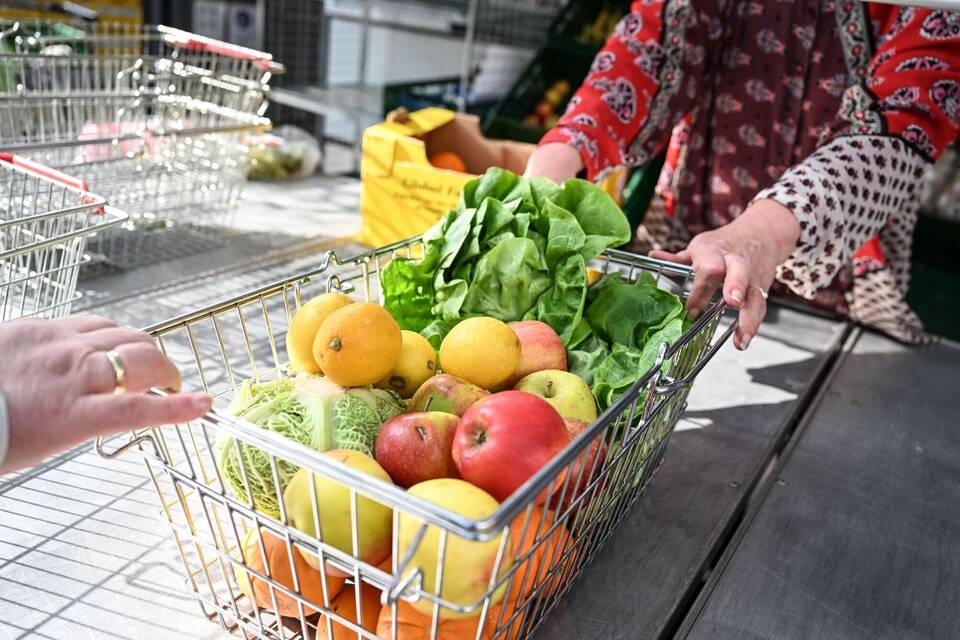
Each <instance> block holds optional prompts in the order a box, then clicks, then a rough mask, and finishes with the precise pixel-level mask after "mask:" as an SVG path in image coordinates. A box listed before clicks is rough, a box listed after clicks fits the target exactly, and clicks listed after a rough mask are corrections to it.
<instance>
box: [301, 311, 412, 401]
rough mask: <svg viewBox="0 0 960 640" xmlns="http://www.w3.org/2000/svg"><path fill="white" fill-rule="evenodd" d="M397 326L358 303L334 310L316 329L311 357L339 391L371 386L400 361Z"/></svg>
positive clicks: (381, 312)
mask: <svg viewBox="0 0 960 640" xmlns="http://www.w3.org/2000/svg"><path fill="white" fill-rule="evenodd" d="M402 344H403V339H402V337H401V335H400V325H398V324H397V321H396V320H394V319H393V316H391V315H390V314H389V313H387V311H385V310H384V309H383V308H382V307H381V306H380V305H378V304H374V303H373V302H358V303H356V304H350V305H347V306H345V307H341V308H340V309H337V310H336V311H334V312H333V313H331V314H330V315H328V316H327V318H326V320H324V321H323V323H322V324H321V325H320V329H319V330H318V331H317V337H316V338H314V341H313V357H314V359H315V360H316V361H317V364H318V365H320V370H321V371H323V374H324V375H325V376H327V377H328V378H330V379H331V380H332V381H334V382H336V383H337V384H338V385H340V386H341V387H361V386H363V385H366V384H373V383H374V382H377V381H378V380H380V379H381V378H383V377H384V376H385V375H387V374H388V373H390V371H391V370H392V369H393V367H394V366H395V365H396V364H397V360H398V359H399V358H400V347H401V345H402Z"/></svg>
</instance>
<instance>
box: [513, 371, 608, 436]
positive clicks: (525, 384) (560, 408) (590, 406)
mask: <svg viewBox="0 0 960 640" xmlns="http://www.w3.org/2000/svg"><path fill="white" fill-rule="evenodd" d="M514 389H516V390H517V391H526V392H527V393H532V394H534V395H537V396H540V397H541V398H543V399H544V400H546V401H547V402H549V403H550V404H551V405H553V408H554V409H556V410H557V413H559V414H560V415H561V416H562V417H564V418H574V419H577V420H583V421H584V422H586V423H591V422H593V421H594V420H596V419H597V402H596V400H594V399H593V392H591V391H590V387H588V386H587V383H586V382H584V381H583V380H581V379H580V376H578V375H577V374H575V373H571V372H569V371H560V370H559V369H546V370H544V371H537V372H535V373H531V374H530V375H528V376H527V377H525V378H523V379H522V380H520V382H518V383H517V385H516V386H515V387H514Z"/></svg>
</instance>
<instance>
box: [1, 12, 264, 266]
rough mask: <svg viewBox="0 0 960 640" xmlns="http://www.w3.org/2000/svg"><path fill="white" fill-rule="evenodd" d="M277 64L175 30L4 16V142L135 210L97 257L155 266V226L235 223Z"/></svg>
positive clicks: (100, 243)
mask: <svg viewBox="0 0 960 640" xmlns="http://www.w3.org/2000/svg"><path fill="white" fill-rule="evenodd" d="M280 70H282V67H281V66H280V65H278V64H276V63H274V62H273V60H272V58H271V56H270V55H269V54H265V53H261V52H258V51H254V50H252V49H246V48H243V47H237V46H235V45H229V44H226V43H222V42H218V41H216V40H212V39H209V38H203V37H200V36H196V35H194V34H190V33H187V32H184V31H180V30H177V29H171V28H168V27H162V26H161V27H139V26H130V25H110V24H100V25H93V26H89V27H88V26H84V27H83V28H82V29H81V28H76V27H73V26H71V25H64V24H58V23H47V22H39V23H25V22H8V23H6V24H4V23H2V22H0V148H3V149H7V150H16V151H17V152H18V153H22V154H28V155H29V156H30V157H31V158H34V159H36V160H38V161H41V162H43V163H45V164H48V165H50V166H54V167H57V168H61V169H65V170H68V171H69V172H70V173H72V174H73V175H77V176H78V177H80V178H82V179H83V180H86V181H87V182H88V183H89V184H91V185H92V186H93V188H94V189H95V190H97V192H98V193H103V194H104V195H105V196H106V197H107V198H108V199H110V201H111V202H114V203H116V204H117V205H118V206H122V207H124V208H125V209H126V210H127V211H129V212H130V214H131V222H130V223H129V224H128V225H126V228H125V229H123V230H117V231H114V232H111V233H108V234H103V235H101V236H99V237H98V239H97V240H96V241H95V242H94V243H93V244H92V245H91V247H90V248H91V250H92V251H93V252H94V255H95V257H97V259H98V263H100V264H103V265H106V266H110V267H119V268H128V267H131V266H138V265H143V264H149V263H151V262H154V261H157V260H160V259H162V257H163V254H162V252H160V251H158V250H157V248H158V247H159V246H160V245H159V244H158V243H157V242H155V240H156V239H157V236H158V234H156V233H155V232H156V231H158V230H163V229H166V228H168V227H170V226H173V225H188V226H190V227H194V228H197V227H199V228H204V229H221V228H223V226H224V225H225V224H226V223H228V222H229V220H228V218H227V215H228V214H229V212H230V211H231V210H232V208H233V207H234V206H235V205H236V203H237V202H238V200H239V198H240V194H241V187H242V184H243V181H244V175H243V174H244V170H245V162H246V160H247V157H248V151H249V149H248V141H249V140H250V139H251V138H252V136H253V135H254V134H256V133H259V132H262V131H264V130H266V129H268V128H269V126H270V121H269V120H268V119H266V118H264V117H262V113H263V111H264V110H265V108H266V91H267V84H266V83H267V82H268V81H269V79H270V78H271V76H272V75H273V73H275V72H277V71H280ZM133 229H135V230H136V233H131V230H133ZM131 257H134V258H135V259H134V260H133V261H131V260H130V258H131Z"/></svg>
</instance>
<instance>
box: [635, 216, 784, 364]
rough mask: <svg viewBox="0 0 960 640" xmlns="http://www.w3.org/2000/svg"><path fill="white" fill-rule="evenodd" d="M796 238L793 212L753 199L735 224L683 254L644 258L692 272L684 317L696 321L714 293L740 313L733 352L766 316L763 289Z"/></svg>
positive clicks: (693, 243) (696, 239)
mask: <svg viewBox="0 0 960 640" xmlns="http://www.w3.org/2000/svg"><path fill="white" fill-rule="evenodd" d="M799 238H800V225H799V223H797V220H796V218H795V217H794V215H793V213H792V212H791V211H790V210H789V209H787V208H786V207H784V206H783V205H781V204H780V203H778V202H776V201H775V200H757V201H756V202H754V203H753V204H751V205H750V206H749V207H748V208H747V210H746V211H744V212H743V213H742V214H741V215H740V216H739V217H738V218H737V219H736V220H734V221H733V222H731V223H730V224H727V225H725V226H723V227H719V228H717V229H713V230H711V231H705V232H703V233H700V234H698V235H696V236H694V238H693V240H691V241H690V244H689V245H687V248H686V249H684V250H683V251H680V252H677V253H671V252H668V251H651V252H650V256H651V257H653V258H657V259H660V260H670V261H672V262H679V263H681V264H688V265H692V266H693V269H694V271H695V273H696V275H695V277H694V281H693V287H692V289H691V290H690V295H689V296H688V298H687V313H688V314H689V315H690V316H691V317H694V318H695V317H697V316H699V315H700V314H701V313H703V310H704V309H705V308H706V307H707V304H709V302H710V298H711V297H713V294H714V292H715V291H716V290H717V289H719V288H720V287H723V299H724V302H726V303H727V304H728V305H729V306H731V307H733V308H734V309H738V310H739V311H740V324H739V326H738V327H737V331H736V333H735V334H734V344H735V345H736V347H737V348H738V349H741V350H742V349H746V348H747V347H748V346H749V345H750V341H751V340H752V339H753V337H754V336H755V335H756V334H757V330H758V329H759V327H760V323H761V322H762V321H763V318H764V316H765V315H766V313H767V300H766V297H767V290H768V289H769V288H770V285H772V284H773V278H774V275H775V274H776V269H777V265H779V264H780V263H781V262H783V261H784V260H786V259H787V257H788V256H789V255H790V254H791V253H792V252H793V249H794V248H795V247H796V245H797V240H798V239H799Z"/></svg>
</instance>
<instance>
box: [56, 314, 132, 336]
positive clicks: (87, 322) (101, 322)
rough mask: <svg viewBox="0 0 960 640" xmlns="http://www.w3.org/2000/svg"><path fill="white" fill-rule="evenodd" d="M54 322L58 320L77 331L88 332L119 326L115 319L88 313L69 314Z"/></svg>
mask: <svg viewBox="0 0 960 640" xmlns="http://www.w3.org/2000/svg"><path fill="white" fill-rule="evenodd" d="M54 322H58V323H60V324H62V325H63V326H65V327H67V328H69V329H73V330H74V331H76V332H77V333H87V332H89V331H96V330H97V329H107V328H109V327H116V326H117V325H116V323H115V322H114V321H113V320H110V319H108V318H103V317H101V316H93V315H88V314H78V315H75V316H68V317H66V318H63V319H62V320H55V321H54Z"/></svg>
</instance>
